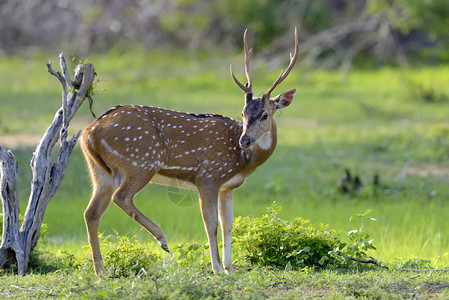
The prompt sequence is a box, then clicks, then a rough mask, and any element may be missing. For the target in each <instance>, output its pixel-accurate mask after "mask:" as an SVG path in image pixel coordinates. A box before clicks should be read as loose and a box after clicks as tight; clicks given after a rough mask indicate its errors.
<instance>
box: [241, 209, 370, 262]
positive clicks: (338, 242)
mask: <svg viewBox="0 0 449 300" xmlns="http://www.w3.org/2000/svg"><path fill="white" fill-rule="evenodd" d="M280 210H281V207H280V206H279V205H277V204H276V203H273V204H272V205H271V207H269V208H268V209H267V213H266V214H265V215H263V216H262V217H259V218H249V217H244V218H242V217H239V218H237V219H236V222H235V226H234V244H235V245H236V246H237V247H238V248H239V249H240V251H241V254H242V255H243V259H246V260H248V261H249V262H251V263H253V264H260V265H266V266H276V267H299V268H303V267H318V268H333V267H343V266H347V265H348V261H351V258H357V259H365V258H371V257H369V256H367V254H366V251H367V250H369V249H373V250H374V249H376V248H375V247H374V246H373V245H372V242H373V240H372V239H369V235H368V234H367V233H365V232H364V231H363V230H362V229H363V225H364V221H365V219H367V215H368V214H369V213H371V210H367V211H365V212H364V213H363V214H357V215H354V216H352V217H351V219H353V218H361V220H362V225H361V226H360V228H358V229H355V230H351V231H349V232H348V233H347V236H345V235H342V234H341V233H339V232H337V231H335V230H332V229H330V228H329V225H324V224H319V225H314V224H310V222H309V221H308V220H305V219H302V218H295V219H294V220H293V221H291V222H290V223H287V222H285V221H283V220H281V219H280V218H279V217H277V214H278V213H279V212H280ZM368 219H370V220H374V219H373V218H368Z"/></svg>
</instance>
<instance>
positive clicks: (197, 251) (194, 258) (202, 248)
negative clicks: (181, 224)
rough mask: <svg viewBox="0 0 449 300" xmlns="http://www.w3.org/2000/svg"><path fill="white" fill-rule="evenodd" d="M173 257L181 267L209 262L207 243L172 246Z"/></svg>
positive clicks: (203, 264)
mask: <svg viewBox="0 0 449 300" xmlns="http://www.w3.org/2000/svg"><path fill="white" fill-rule="evenodd" d="M172 252H173V253H174V259H175V261H176V263H177V264H178V265H179V266H181V267H187V266H191V265H200V266H205V265H207V264H208V263H209V262H210V258H209V245H207V244H203V245H201V244H197V243H194V244H191V245H189V244H186V245H184V244H179V245H177V246H175V247H173V249H172Z"/></svg>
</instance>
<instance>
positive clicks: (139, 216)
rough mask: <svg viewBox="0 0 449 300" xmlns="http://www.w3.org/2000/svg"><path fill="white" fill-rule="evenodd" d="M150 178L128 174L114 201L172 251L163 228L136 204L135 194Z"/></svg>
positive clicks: (163, 247) (114, 195)
mask: <svg viewBox="0 0 449 300" xmlns="http://www.w3.org/2000/svg"><path fill="white" fill-rule="evenodd" d="M149 178H151V177H149V176H148V178H142V177H141V178H137V177H130V176H126V177H125V179H124V180H123V182H122V183H121V184H120V186H119V188H118V189H117V190H116V191H115V193H114V194H113V195H112V201H113V202H114V204H115V205H117V206H118V207H120V208H121V209H122V210H123V211H124V212H125V213H126V214H127V215H128V216H130V217H131V218H132V219H133V220H134V221H137V222H138V223H139V224H140V225H142V226H143V228H145V229H146V230H147V231H148V232H149V233H151V234H152V235H153V236H154V238H155V239H156V240H157V242H158V243H159V245H160V246H161V248H162V249H164V250H165V251H167V252H170V250H169V249H168V246H167V238H166V237H165V234H164V232H163V231H162V229H161V228H160V227H159V226H158V225H157V224H156V223H154V222H153V221H151V220H150V219H149V218H148V217H147V216H145V215H144V214H143V213H142V212H141V211H140V210H139V209H138V208H137V207H136V206H135V205H134V196H135V195H136V194H137V193H138V192H139V191H140V190H141V189H143V188H144V187H145V185H146V184H147V183H148V182H149Z"/></svg>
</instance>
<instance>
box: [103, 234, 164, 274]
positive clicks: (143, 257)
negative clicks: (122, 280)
mask: <svg viewBox="0 0 449 300" xmlns="http://www.w3.org/2000/svg"><path fill="white" fill-rule="evenodd" d="M102 240H103V241H102V245H101V248H102V250H101V252H102V253H103V260H104V264H105V266H106V268H107V269H108V271H109V273H110V275H112V276H114V277H131V276H141V275H148V273H149V272H151V273H152V271H153V270H154V269H159V268H158V267H157V266H156V264H157V262H158V257H159V256H158V254H156V253H155V252H153V251H151V250H150V248H151V244H147V245H143V244H141V243H140V242H139V241H138V240H137V239H136V238H132V239H129V238H128V237H127V236H121V237H118V238H117V237H113V236H107V237H105V238H102Z"/></svg>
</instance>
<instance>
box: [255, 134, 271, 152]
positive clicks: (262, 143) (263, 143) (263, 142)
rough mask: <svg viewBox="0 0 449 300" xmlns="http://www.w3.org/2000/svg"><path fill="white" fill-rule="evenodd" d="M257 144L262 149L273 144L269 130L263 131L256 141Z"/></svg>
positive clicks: (268, 147) (266, 148)
mask: <svg viewBox="0 0 449 300" xmlns="http://www.w3.org/2000/svg"><path fill="white" fill-rule="evenodd" d="M256 144H257V146H259V148H261V149H262V150H268V149H270V147H271V145H272V144H273V139H272V138H271V130H270V131H268V132H267V133H265V134H264V135H263V136H262V137H261V138H260V139H258V140H257V141H256Z"/></svg>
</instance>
